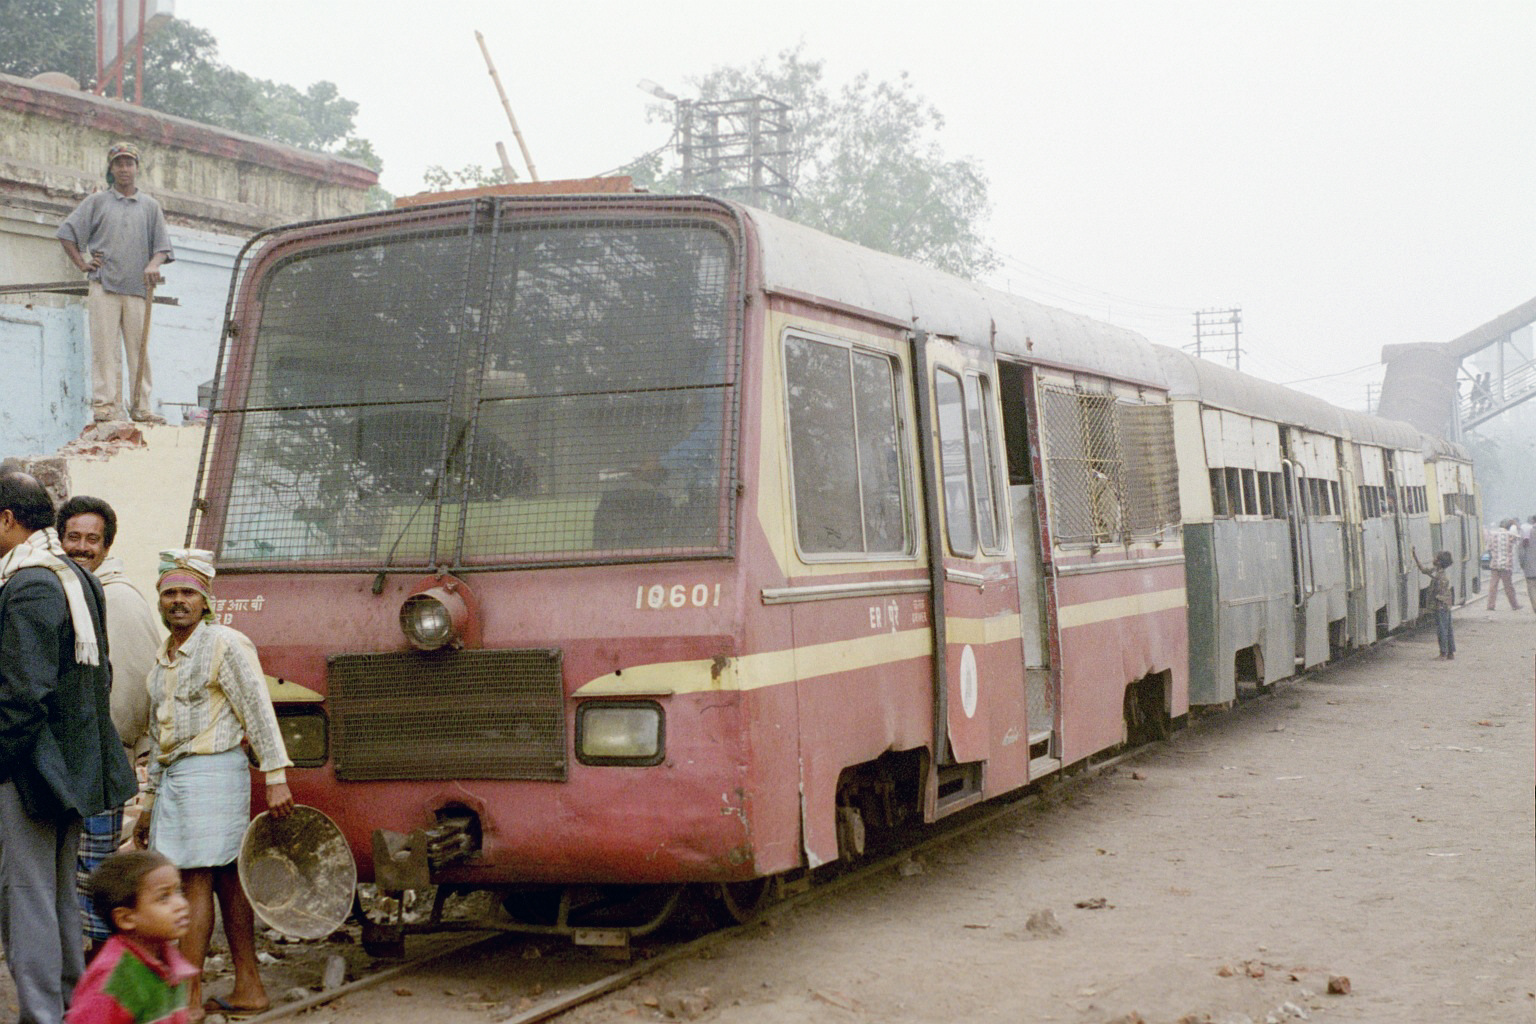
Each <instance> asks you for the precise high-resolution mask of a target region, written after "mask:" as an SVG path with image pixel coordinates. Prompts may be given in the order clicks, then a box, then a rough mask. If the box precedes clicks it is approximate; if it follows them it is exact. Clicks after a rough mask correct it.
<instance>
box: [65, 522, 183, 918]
mask: <svg viewBox="0 0 1536 1024" xmlns="http://www.w3.org/2000/svg"><path fill="white" fill-rule="evenodd" d="M58 524H59V542H60V544H62V545H63V547H64V553H65V554H66V555H68V556H69V557H70V558H73V559H74V560H75V564H76V565H78V566H80V567H81V568H82V569H85V570H86V571H87V572H92V573H95V574H96V578H97V579H98V580H100V581H101V589H102V590H103V591H104V592H105V594H106V601H107V645H108V648H109V649H110V651H111V654H110V657H109V660H110V662H111V663H112V724H113V725H114V726H116V727H117V735H118V737H119V738H120V739H121V740H122V741H123V746H124V748H126V750H127V753H128V759H129V761H133V760H136V758H137V756H138V755H139V754H142V753H147V752H148V751H149V747H150V742H149V688H148V685H147V683H146V681H147V680H148V679H149V672H150V669H152V668H154V667H155V657H156V656H157V655H158V654H159V653H160V626H159V623H158V622H157V617H156V615H155V613H154V612H153V611H152V610H150V607H149V602H148V601H146V600H145V599H144V595H143V594H141V593H139V588H138V587H135V586H134V585H133V583H132V582H131V581H130V580H129V579H128V574H127V573H126V572H124V571H123V560H122V559H121V558H111V557H108V556H109V554H110V552H111V551H112V542H113V541H115V540H116V539H117V513H116V512H115V511H114V510H113V508H112V506H111V505H108V504H107V503H106V502H105V501H102V500H101V499H100V498H92V497H89V496H87V495H83V494H77V495H75V496H74V497H73V498H70V499H69V500H68V501H66V502H65V503H64V504H63V505H62V506H60V508H59V515H58ZM122 832H123V808H122V807H121V806H117V807H109V808H107V809H106V810H105V811H102V812H101V813H100V814H96V815H92V816H91V817H89V818H86V819H85V830H84V832H83V834H82V835H81V836H80V854H79V858H78V866H79V872H78V878H77V882H78V885H79V891H80V909H81V913H82V914H83V916H84V918H85V934H86V938H87V939H88V940H90V942H91V943H92V945H95V944H97V943H101V942H105V941H106V940H107V939H108V938H109V937H110V936H111V927H110V922H107V921H103V920H101V919H100V918H98V917H97V916H96V914H95V913H94V911H92V909H91V901H90V897H89V894H88V893H87V891H86V886H85V881H86V879H87V878H89V877H90V874H91V872H92V871H94V870H96V866H97V865H98V864H100V863H101V862H102V861H104V860H106V859H107V857H109V856H111V855H112V853H113V851H115V850H116V849H117V845H118V843H120V842H121V841H122V840H123V839H124V838H125V837H124V836H123V834H122Z"/></svg>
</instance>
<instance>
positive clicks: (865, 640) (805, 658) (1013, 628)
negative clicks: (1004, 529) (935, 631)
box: [574, 613, 1020, 697]
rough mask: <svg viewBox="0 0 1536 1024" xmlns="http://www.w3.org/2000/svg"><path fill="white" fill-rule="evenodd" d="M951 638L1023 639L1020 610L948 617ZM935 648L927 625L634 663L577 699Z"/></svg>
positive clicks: (721, 686) (798, 671) (877, 662)
mask: <svg viewBox="0 0 1536 1024" xmlns="http://www.w3.org/2000/svg"><path fill="white" fill-rule="evenodd" d="M946 625H947V627H948V635H949V641H950V642H951V643H957V644H991V643H998V642H1000V641H1005V640H1017V639H1018V638H1019V629H1020V624H1019V616H1018V614H1017V613H1009V614H1007V615H997V616H994V617H992V618H990V619H947V620H946ZM932 649H933V639H932V636H931V634H930V633H929V631H928V630H927V629H904V630H899V631H897V632H895V633H871V634H870V635H869V636H862V637H858V638H856V639H853V640H834V641H831V642H828V643H824V644H811V645H809V646H807V647H800V648H797V649H795V650H790V651H767V652H764V653H762V654H747V655H743V656H741V657H739V658H728V659H726V660H725V661H724V663H723V664H721V665H719V666H718V667H717V666H716V663H715V662H714V661H712V660H710V659H699V660H697V661H665V662H657V663H656V664H652V665H633V666H631V667H629V668H626V669H624V670H623V671H622V672H610V673H608V674H607V675H602V676H598V677H597V678H596V679H593V680H591V681H589V682H587V683H584V684H583V685H582V686H581V687H579V688H578V689H577V690H576V693H575V694H574V696H577V697H619V696H643V695H646V694H651V695H664V694H673V693H706V692H709V691H711V690H756V689H760V688H762V687H765V686H779V685H781V684H784V683H791V682H794V681H795V680H797V679H798V680H802V681H803V680H807V679H815V678H818V677H820V676H830V675H836V674H838V673H840V672H854V671H858V670H860V669H869V668H878V667H880V666H883V665H891V664H895V663H897V662H902V661H911V660H913V659H915V658H925V657H927V656H928V654H929V652H930V651H932Z"/></svg>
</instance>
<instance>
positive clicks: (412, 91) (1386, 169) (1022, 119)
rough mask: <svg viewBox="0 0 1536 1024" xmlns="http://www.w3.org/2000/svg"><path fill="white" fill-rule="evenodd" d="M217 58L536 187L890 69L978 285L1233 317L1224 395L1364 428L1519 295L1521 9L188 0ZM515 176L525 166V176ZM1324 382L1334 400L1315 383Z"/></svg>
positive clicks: (856, 0) (1527, 152)
mask: <svg viewBox="0 0 1536 1024" xmlns="http://www.w3.org/2000/svg"><path fill="white" fill-rule="evenodd" d="M176 13H177V15H178V16H179V17H181V18H182V19H183V20H185V21H188V22H191V23H192V24H195V25H198V26H201V27H203V28H206V29H208V30H209V31H211V32H212V33H213V34H214V36H215V37H216V38H217V39H218V41H219V47H220V55H221V57H222V58H223V60H224V61H225V62H227V63H228V64H230V65H232V66H234V67H236V68H239V69H240V70H242V71H246V72H248V73H250V74H252V75H255V76H257V77H261V78H270V79H274V80H277V81H280V82H286V83H289V84H292V85H295V86H298V87H300V88H304V87H307V86H308V85H309V84H310V83H312V82H314V81H317V80H321V79H326V80H330V81H333V82H335V83H336V84H337V86H338V87H339V88H340V90H341V92H342V94H343V95H344V96H346V97H347V98H349V99H352V100H354V101H356V102H357V103H358V104H359V105H360V110H359V113H358V117H357V126H358V131H359V134H361V135H362V136H363V137H365V138H367V139H369V140H371V141H372V142H373V144H374V147H375V149H376V150H377V151H378V153H379V155H380V156H381V157H382V158H383V159H384V162H385V167H384V173H383V184H384V186H385V187H386V188H388V189H389V190H390V191H392V192H395V193H397V194H400V193H408V192H415V191H420V190H421V188H422V187H423V186H422V172H423V170H424V169H425V168H426V167H427V166H428V165H432V164H441V165H444V166H446V167H448V168H450V169H455V168H458V167H462V166H463V165H465V164H469V163H479V164H483V165H486V166H495V165H496V164H497V157H496V151H495V143H496V141H497V140H498V139H499V140H502V141H503V142H505V144H506V145H507V147H508V150H509V152H511V154H512V157H513V161H514V163H515V164H518V163H519V160H518V156H517V147H516V145H515V142H514V140H513V137H512V133H511V130H510V128H509V127H508V125H507V122H506V117H505V114H504V113H503V111H502V108H501V104H500V101H499V100H498V98H497V96H496V92H495V89H494V87H493V85H492V83H491V81H490V78H489V77H488V75H487V73H486V70H485V64H484V62H483V60H482V58H481V55H480V51H479V48H478V47H477V45H476V43H475V38H474V31H475V29H480V30H481V31H482V32H484V33H485V35H486V37H487V41H488V43H489V46H490V48H491V53H492V56H493V57H494V58H495V59H496V62H497V67H498V71H499V72H500V74H501V78H502V81H503V83H504V84H505V86H506V88H507V91H508V93H509V95H510V98H511V101H512V106H513V110H514V112H515V113H516V115H517V119H518V124H519V127H520V128H521V129H522V132H523V135H524V138H525V139H526V141H527V143H528V145H529V148H530V149H531V151H532V155H533V160H534V163H535V165H536V166H537V168H538V171H539V175H540V177H542V178H546V179H548V178H558V177H584V176H588V175H592V174H598V173H602V172H604V171H609V170H612V169H614V168H616V167H618V166H620V165H622V164H624V163H626V162H627V161H628V160H630V159H631V158H632V157H634V156H636V155H638V154H640V153H643V152H645V151H647V150H650V149H654V148H655V147H657V146H660V145H662V144H663V143H664V142H665V141H666V139H667V128H666V126H664V125H662V124H657V123H648V122H647V120H646V117H645V110H646V106H647V104H648V103H652V102H654V100H653V99H652V98H651V97H649V96H647V95H645V94H643V93H641V92H640V91H639V90H638V89H637V88H636V83H637V82H638V81H639V80H640V79H642V78H649V79H652V80H654V81H656V82H658V83H660V84H662V85H663V86H665V87H666V88H668V89H670V90H672V91H673V92H675V93H678V94H680V95H683V96H685V97H686V96H688V95H691V84H692V82H694V81H696V80H697V79H698V78H699V77H701V76H703V75H704V74H706V73H707V72H708V71H710V70H711V69H712V68H714V67H717V66H720V65H736V64H745V63H749V62H751V61H753V60H755V59H757V58H758V57H762V56H771V55H773V54H776V53H777V52H779V51H780V50H782V49H786V48H792V47H794V46H795V45H797V44H800V43H803V44H804V53H805V55H806V56H807V57H810V58H819V59H822V60H824V61H825V63H826V72H827V76H828V78H829V79H830V81H831V82H833V83H834V84H841V83H842V82H843V81H845V80H847V79H848V78H851V77H852V76H854V75H856V74H858V73H859V72H861V71H868V72H869V73H870V74H871V76H872V77H874V78H876V79H881V78H894V77H895V76H896V75H898V74H899V73H900V72H902V71H906V72H909V73H910V75H911V77H912V80H913V82H914V84H915V85H916V88H917V90H918V91H919V92H920V93H921V94H923V95H924V96H925V97H927V98H928V99H929V100H930V101H931V102H932V103H934V104H935V105H936V106H937V107H938V108H939V110H940V111H941V112H942V113H943V114H944V116H945V118H946V119H947V123H946V126H945V128H944V130H943V132H942V133H941V135H940V138H939V141H940V142H941V144H942V145H943V147H944V149H945V151H946V152H947V153H949V154H951V155H954V156H967V157H971V158H974V159H975V160H977V161H978V162H979V163H980V164H981V165H982V167H983V168H984V170H985V171H986V173H987V175H988V176H989V178H990V181H991V194H992V201H993V211H992V215H991V218H990V222H989V224H988V233H989V235H990V237H991V239H992V241H993V243H994V245H995V246H996V248H997V249H998V251H999V252H1000V253H1001V254H1002V255H1003V256H1004V258H1005V265H1004V268H1003V269H1002V270H1001V271H999V273H998V274H997V275H996V276H995V277H994V278H993V279H992V280H991V281H990V283H992V284H995V285H998V286H1000V287H1006V288H1009V289H1011V290H1013V291H1016V292H1018V293H1020V294H1024V295H1028V296H1029V297H1031V298H1034V299H1036V300H1038V301H1041V302H1045V303H1047V304H1050V305H1057V306H1062V307H1065V308H1068V309H1071V310H1074V311H1077V312H1082V313H1087V314H1089V315H1093V316H1097V317H1099V318H1102V319H1107V320H1111V321H1113V322H1115V323H1117V324H1121V325H1123V326H1126V327H1130V328H1132V329H1135V330H1138V331H1141V332H1142V333H1143V334H1145V335H1147V336H1148V337H1149V338H1151V339H1152V340H1154V341H1159V342H1162V343H1165V344H1170V345H1185V344H1188V343H1190V342H1191V341H1192V340H1193V326H1192V325H1193V315H1192V314H1193V311H1194V310H1196V309H1210V308H1223V309H1225V308H1228V307H1232V306H1239V307H1241V308H1242V316H1243V347H1244V350H1245V351H1244V355H1243V369H1244V370H1245V371H1249V372H1252V373H1255V374H1258V375H1259V376H1263V377H1267V378H1269V379H1271V380H1278V381H1281V382H1285V383H1290V382H1294V381H1298V380H1301V379H1304V378H1315V377H1321V378H1323V379H1319V380H1315V381H1311V382H1309V383H1306V384H1304V385H1302V387H1304V388H1305V389H1306V390H1311V391H1314V392H1315V393H1317V394H1320V395H1322V396H1323V397H1325V398H1328V399H1329V400H1331V401H1335V402H1338V403H1340V404H1343V405H1350V406H1356V407H1359V406H1362V405H1363V403H1364V401H1365V388H1366V384H1367V382H1369V381H1379V380H1380V377H1381V367H1380V365H1379V359H1380V351H1381V346H1382V345H1385V344H1392V343H1395V342H1408V341H1445V340H1449V339H1451V338H1453V337H1455V336H1457V335H1459V334H1461V333H1463V332H1465V331H1467V330H1470V329H1471V328H1473V327H1476V326H1478V325H1480V324H1482V323H1484V322H1485V321H1487V320H1490V319H1492V318H1493V317H1495V316H1497V315H1499V314H1501V313H1503V312H1505V311H1507V310H1509V309H1511V308H1512V307H1514V306H1516V305H1519V304H1520V303H1522V302H1525V301H1526V300H1528V299H1530V298H1531V297H1532V296H1536V0H1508V2H1478V0H1444V2H1441V0H1435V2H1413V0H1379V2H1362V0H1319V2H1303V0H1276V2H1256V0H1214V2H1168V0H1137V2H1095V0H1055V2H1043V0H997V2H992V0H948V2H945V3H927V4H915V3H910V2H909V3H904V4H897V3H891V2H889V0H883V2H862V0H817V2H801V0H778V2H776V3H773V4H750V5H749V4H744V3H743V4H731V3H722V2H719V0H712V2H700V0H664V2H656V3H644V2H640V0H564V2H562V3H528V4H523V3H517V2H513V0H438V2H436V3H431V4H428V3H421V2H412V3H406V2H403V0H367V2H364V0H263V2H260V3H255V2H239V3H237V2H234V0H176ZM520 170H521V168H520ZM1324 375H1327V376H1324Z"/></svg>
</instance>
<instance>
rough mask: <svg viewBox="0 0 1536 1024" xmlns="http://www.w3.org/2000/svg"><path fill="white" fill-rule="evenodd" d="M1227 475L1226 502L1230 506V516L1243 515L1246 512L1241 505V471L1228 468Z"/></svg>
mask: <svg viewBox="0 0 1536 1024" xmlns="http://www.w3.org/2000/svg"><path fill="white" fill-rule="evenodd" d="M1225 472H1226V474H1227V501H1228V502H1229V503H1230V504H1231V508H1232V514H1233V515H1235V516H1240V515H1245V514H1246V513H1247V511H1248V509H1247V508H1246V507H1244V505H1243V471H1242V470H1240V469H1232V468H1231V467H1228V468H1227V469H1226V470H1225Z"/></svg>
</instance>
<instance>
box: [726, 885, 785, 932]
mask: <svg viewBox="0 0 1536 1024" xmlns="http://www.w3.org/2000/svg"><path fill="white" fill-rule="evenodd" d="M772 891H773V879H771V878H754V879H752V880H751V881H749V882H721V883H720V884H719V886H718V887H717V889H716V893H715V895H716V896H718V897H719V900H720V908H721V909H722V910H723V911H724V912H725V917H726V923H727V924H746V923H747V922H748V921H751V920H752V919H753V918H755V917H757V915H758V914H760V913H762V912H763V908H764V907H766V906H767V905H768V904H769V902H770V900H769V894H770V893H771V892H772Z"/></svg>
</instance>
